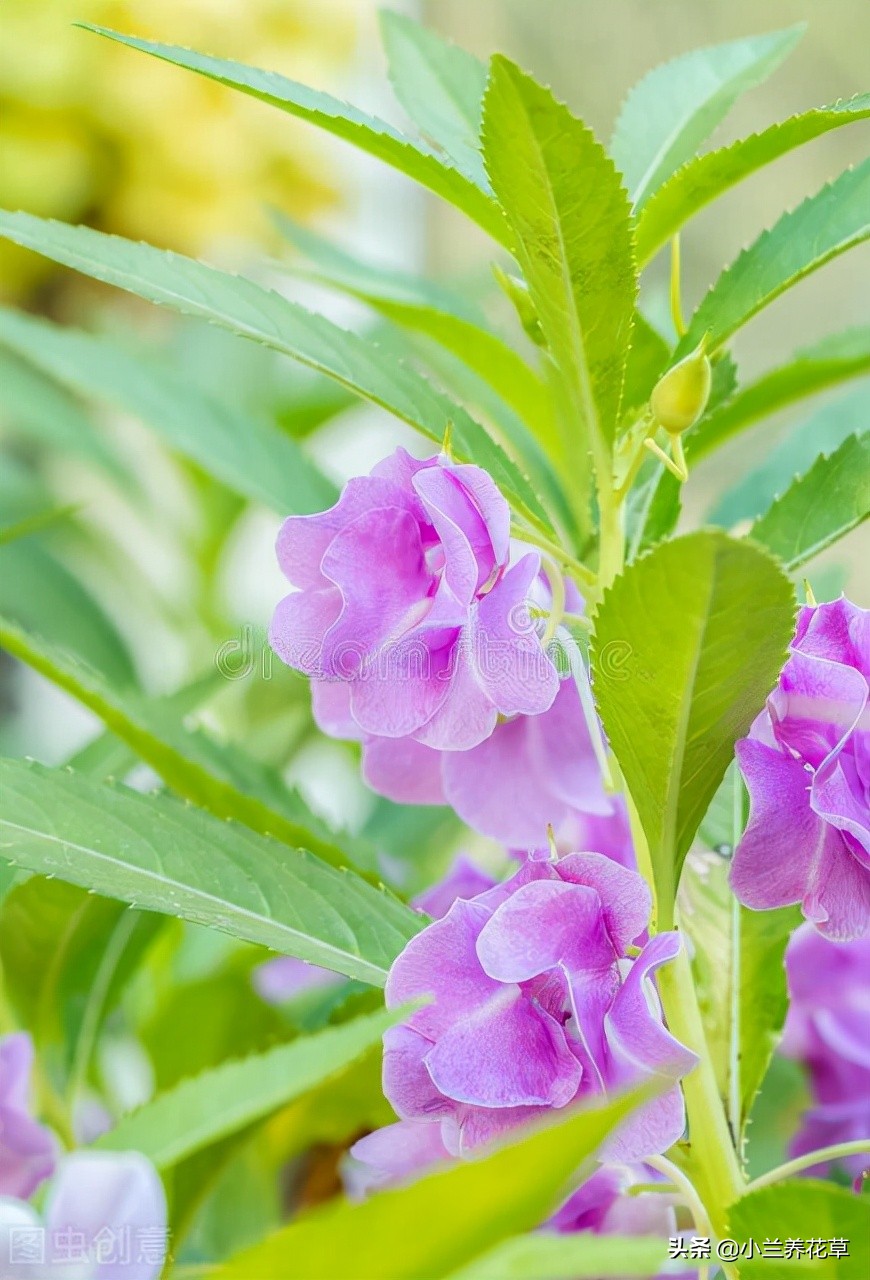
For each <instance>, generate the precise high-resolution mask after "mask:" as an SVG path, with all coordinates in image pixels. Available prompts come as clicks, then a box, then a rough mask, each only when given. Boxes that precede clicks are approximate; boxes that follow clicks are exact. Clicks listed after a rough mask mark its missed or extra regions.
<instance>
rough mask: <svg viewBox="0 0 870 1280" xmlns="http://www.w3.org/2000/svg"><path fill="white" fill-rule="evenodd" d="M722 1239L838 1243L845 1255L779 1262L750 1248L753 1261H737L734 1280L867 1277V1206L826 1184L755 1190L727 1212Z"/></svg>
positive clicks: (808, 1181) (869, 1216) (810, 1182)
mask: <svg viewBox="0 0 870 1280" xmlns="http://www.w3.org/2000/svg"><path fill="white" fill-rule="evenodd" d="M728 1235H729V1236H730V1237H731V1238H732V1239H735V1240H738V1241H740V1242H741V1243H745V1242H747V1241H749V1240H754V1241H755V1242H756V1245H761V1244H763V1243H764V1242H765V1241H767V1240H779V1241H780V1242H782V1241H785V1240H800V1241H805V1240H806V1239H807V1237H808V1236H812V1238H813V1239H815V1240H822V1241H824V1242H825V1243H826V1244H828V1242H829V1241H831V1240H844V1241H845V1242H846V1249H847V1254H846V1256H845V1258H844V1257H843V1256H840V1257H837V1256H836V1254H835V1253H832V1251H831V1249H830V1246H829V1247H828V1249H827V1250H826V1255H827V1256H824V1257H819V1256H815V1257H811V1256H810V1255H809V1253H808V1252H804V1254H803V1256H796V1257H792V1258H787V1259H784V1260H783V1259H779V1260H777V1258H776V1257H775V1256H771V1255H770V1254H769V1253H768V1256H767V1257H764V1256H763V1254H762V1251H761V1250H760V1249H759V1248H756V1250H755V1252H754V1254H753V1257H752V1258H751V1259H750V1258H749V1256H748V1254H744V1255H743V1256H742V1257H741V1258H740V1280H800V1277H802V1276H804V1277H806V1280H847V1278H848V1280H851V1278H852V1277H854V1280H858V1277H860V1276H866V1275H867V1273H868V1271H870V1203H868V1201H867V1197H866V1196H856V1195H854V1194H853V1193H852V1192H851V1191H846V1190H844V1189H843V1188H842V1187H833V1186H831V1184H830V1183H829V1182H817V1181H814V1180H813V1179H810V1178H801V1179H800V1180H797V1179H794V1180H790V1181H788V1182H780V1183H777V1184H775V1185H774V1186H769V1187H759V1188H758V1189H757V1190H756V1191H750V1192H749V1193H748V1195H745V1196H743V1197H742V1198H741V1199H740V1200H737V1201H736V1202H735V1203H734V1204H733V1205H732V1206H731V1208H730V1209H729V1211H728Z"/></svg>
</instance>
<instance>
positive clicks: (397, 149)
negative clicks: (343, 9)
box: [80, 23, 504, 240]
mask: <svg viewBox="0 0 870 1280" xmlns="http://www.w3.org/2000/svg"><path fill="white" fill-rule="evenodd" d="M80 25H81V26H83V27H84V29H85V30H86V31H93V32H94V33H95V34H96V35H100V36H107V37H108V39H110V40H117V41H118V43H119V44H125V45H127V46H129V48H131V49H138V50H139V51H140V52H141V53H148V54H152V55H153V56H154V57H155V58H160V59H162V60H163V61H164V62H171V63H172V64H173V65H174V66H177V67H185V68H186V69H187V70H188V71H195V72H197V73H198V74H199V75H203V76H207V77H208V79H210V80H216V81H217V82H218V84H223V85H227V86H228V87H229V88H232V89H240V90H241V91H242V93H246V94H249V95H250V96H251V97H253V98H258V99H259V100H260V102H267V103H269V105H270V106H273V107H279V108H280V109H281V110H282V111H286V112H287V113H288V114H289V115H291V116H296V117H297V118H298V119H300V120H307V121H308V122H309V123H310V124H314V125H317V126H318V128H321V129H324V130H326V132H327V133H332V134H334V135H335V136H336V137H337V138H342V139H343V140H344V141H345V142H350V143H352V144H353V146H355V147H359V148H360V150H361V151H367V152H368V153H369V155H373V156H376V157H377V159H379V160H383V161H384V162H385V163H386V164H389V165H392V167H393V168H394V169H398V170H399V172H400V173H404V174H406V175H407V177H409V178H412V179H413V180H414V181H415V182H419V183H420V184H421V186H424V187H426V188H428V190H429V191H432V192H433V193H434V194H435V195H436V196H440V197H441V199H442V200H447V201H448V202H449V203H450V204H453V205H455V206H456V207H457V209H460V210H461V211H462V212H463V213H465V214H467V215H468V217H469V218H471V219H472V220H473V221H474V222H476V223H477V224H478V225H479V226H480V227H482V228H483V229H484V231H487V232H488V233H489V234H490V235H491V236H493V237H494V239H496V240H500V239H502V238H503V235H504V226H503V223H502V221H501V218H500V217H499V214H498V209H497V208H496V205H495V203H494V201H493V200H492V199H491V198H490V196H489V195H488V194H487V192H486V191H484V190H483V189H482V188H481V187H480V186H479V185H478V184H477V183H476V182H473V181H472V180H471V179H470V178H468V177H467V176H466V174H464V173H463V172H462V171H461V170H460V169H458V168H457V167H456V166H455V165H453V164H452V163H451V162H450V161H449V160H447V159H445V158H444V157H443V156H441V155H439V154H438V152H437V151H435V150H433V149H432V148H431V147H429V146H427V145H426V144H425V143H422V142H416V141H415V140H414V139H412V138H408V137H406V136H405V135H404V134H402V133H400V132H399V130H398V129H394V128H393V126H392V125H390V124H387V123H386V122H385V121H384V120H379V119H378V118H377V117H376V116H370V115H366V114H365V112H363V111H358V110H357V108H356V107H352V106H349V105H348V104H347V103H346V102H341V101H340V100H339V99H338V98H333V97H332V96H331V95H330V94H328V93H320V92H318V91H317V90H316V89H310V88H308V86H307V85H303V84H297V83H296V82H295V81H293V80H288V79H287V78H286V77H285V76H281V75H278V74H277V72H274V71H260V70H258V69H257V68H256V67H246V66H244V65H243V64H242V63H239V62H230V61H228V60H227V59H223V58H210V57H208V56H207V55H206V54H203V53H196V52H194V50H192V49H183V48H181V47H180V46H178V45H169V44H156V43H155V42H154V41H152V40H138V39H136V38H135V37H134V36H126V35H122V34H121V33H120V32H117V31H109V30H108V29H107V28H105V27H98V26H94V25H92V24H91V23H81V24H80Z"/></svg>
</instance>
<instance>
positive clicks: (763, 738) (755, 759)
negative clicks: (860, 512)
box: [731, 599, 870, 940]
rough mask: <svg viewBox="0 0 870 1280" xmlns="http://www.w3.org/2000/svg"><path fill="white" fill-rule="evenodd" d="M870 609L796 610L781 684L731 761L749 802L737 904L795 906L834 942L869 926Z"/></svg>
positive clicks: (737, 868)
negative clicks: (794, 629)
mask: <svg viewBox="0 0 870 1280" xmlns="http://www.w3.org/2000/svg"><path fill="white" fill-rule="evenodd" d="M868 681H870V611H868V610H866V609H859V608H857V606H855V605H853V604H851V603H850V602H849V601H848V600H845V599H841V600H836V601H834V602H833V603H831V604H822V605H818V606H807V607H805V608H804V609H802V610H801V613H800V617H799V619H798V625H797V632H796V634H795V638H794V642H793V644H792V647H791V654H790V657H789V659H788V661H787V663H786V665H785V667H784V668H783V671H782V675H781V676H780V680H779V685H778V687H777V689H776V690H775V691H774V693H773V694H772V695H771V697H770V698H769V699H768V703H767V707H766V709H765V710H764V711H763V712H762V713H761V715H759V716H758V718H757V719H756V721H755V723H754V724H753V726H752V729H751V730H750V733H749V737H748V738H744V739H743V740H742V741H741V742H739V743H738V744H737V759H738V761H739V763H740V767H741V769H742V771H743V776H744V777H745V779H746V785H747V786H748V788H749V794H750V799H751V803H752V809H751V815H750V821H749V826H748V827H747V829H746V833H745V835H744V836H743V839H742V840H741V842H740V844H739V845H738V847H737V850H736V852H735V855H734V864H733V868H732V873H731V884H732V887H733V889H734V892H735V893H736V894H737V896H738V898H739V899H740V901H741V902H743V903H745V904H746V906H748V907H754V908H756V909H758V910H766V909H768V908H771V907H778V906H784V905H786V904H787V903H793V902H800V903H801V906H802V909H803V913H804V915H805V916H806V918H807V919H808V920H810V921H812V923H813V924H815V925H816V927H817V928H818V929H819V931H820V932H821V933H823V934H825V935H826V936H827V937H829V938H833V939H840V940H843V939H848V938H857V937H860V936H862V935H863V934H865V933H866V932H867V931H868V929H870V689H868Z"/></svg>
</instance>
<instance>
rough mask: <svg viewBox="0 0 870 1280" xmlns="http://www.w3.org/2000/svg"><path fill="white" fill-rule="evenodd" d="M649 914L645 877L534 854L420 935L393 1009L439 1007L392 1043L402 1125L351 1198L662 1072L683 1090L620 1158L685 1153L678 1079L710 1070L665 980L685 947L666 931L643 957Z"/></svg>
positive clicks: (392, 1089) (665, 1099)
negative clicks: (665, 1002) (675, 1024)
mask: <svg viewBox="0 0 870 1280" xmlns="http://www.w3.org/2000/svg"><path fill="white" fill-rule="evenodd" d="M649 913H650V896H649V890H648V889H647V886H646V884H645V882H644V881H643V880H642V879H641V877H640V876H638V875H637V874H636V873H635V872H633V871H629V870H627V869H626V868H624V867H621V866H619V865H618V864H617V863H615V862H613V861H612V860H611V859H609V858H606V857H604V856H602V855H600V854H595V853H574V854H568V855H566V856H564V857H561V858H555V859H544V858H530V859H529V860H528V861H527V862H526V863H525V864H524V865H523V866H522V867H521V868H520V869H519V871H517V872H516V874H515V875H514V876H513V877H512V878H511V879H510V880H508V881H507V882H506V883H504V884H498V885H495V886H494V887H493V888H491V889H487V890H485V891H484V892H482V893H479V894H477V895H475V896H474V897H473V898H470V899H463V898H458V899H457V900H456V901H455V902H454V903H453V905H452V906H451V907H450V909H449V910H448V911H447V913H446V914H445V915H444V916H443V918H442V919H441V920H438V921H436V922H435V923H434V924H432V925H430V926H429V927H428V928H426V929H424V930H423V932H422V933H420V934H418V935H417V936H416V937H415V938H413V939H412V940H411V941H410V942H409V943H408V945H407V946H406V948H405V950H404V951H403V952H402V954H401V955H400V956H399V957H398V958H397V959H396V961H395V962H394V964H393V966H392V969H391V971H390V975H389V979H388V981H387V989H386V995H387V1004H388V1006H389V1007H391V1008H395V1007H397V1006H400V1005H402V1004H405V1003H407V1002H408V1001H411V1000H414V999H416V998H418V997H421V996H428V997H431V1002H430V1003H428V1004H427V1005H425V1006H424V1007H423V1008H421V1009H419V1010H417V1011H416V1012H415V1013H413V1014H412V1015H411V1017H410V1018H409V1019H408V1021H407V1022H406V1023H403V1024H401V1025H400V1026H397V1027H393V1028H391V1029H390V1030H389V1031H388V1032H387V1033H386V1035H385V1037H384V1081H383V1082H384V1092H385V1094H386V1096H387V1098H388V1099H389V1101H390V1102H391V1104H392V1105H393V1107H394V1109H395V1110H396V1112H397V1114H398V1115H399V1117H400V1119H399V1122H398V1123H397V1124H395V1125H392V1126H389V1127H388V1128H386V1129H382V1130H380V1131H379V1132H377V1133H374V1134H371V1135H370V1136H368V1137H366V1138H363V1139H361V1140H360V1141H359V1142H358V1143H357V1144H356V1145H355V1147H354V1148H353V1152H352V1154H353V1156H354V1158H355V1161H356V1164H355V1165H354V1167H353V1168H352V1171H351V1175H350V1185H351V1188H352V1190H354V1191H356V1192H358V1193H359V1192H362V1191H364V1190H366V1189H369V1188H371V1187H373V1186H378V1185H384V1184H386V1183H389V1182H391V1181H393V1180H395V1179H396V1178H401V1177H405V1176H407V1175H409V1174H410V1173H412V1172H414V1171H417V1170H419V1169H420V1168H421V1167H424V1166H425V1165H427V1164H430V1163H432V1162H433V1161H436V1160H438V1159H441V1158H446V1157H448V1156H461V1155H464V1154H467V1153H468V1152H470V1151H472V1150H473V1149H474V1148H475V1147H478V1146H480V1145H481V1144H484V1143H486V1142H488V1141H490V1140H492V1139H494V1138H497V1137H499V1136H500V1135H502V1134H505V1133H507V1132H509V1131H510V1130H511V1129H513V1128H515V1127H516V1126H517V1125H520V1124H522V1123H523V1122H524V1121H526V1120H530V1119H532V1118H533V1117H535V1116H537V1115H540V1114H542V1113H545V1112H547V1111H550V1110H553V1109H558V1108H561V1107H566V1106H568V1105H569V1104H570V1103H572V1102H575V1101H577V1100H579V1099H581V1098H584V1097H590V1096H595V1095H605V1094H607V1093H609V1092H611V1091H614V1090H618V1089H620V1088H624V1087H627V1086H629V1085H631V1084H634V1083H636V1082H638V1081H639V1080H642V1079H644V1078H648V1077H651V1076H659V1077H664V1078H665V1079H667V1080H668V1081H670V1086H669V1087H668V1088H667V1089H666V1090H665V1091H664V1092H663V1093H662V1094H660V1095H659V1096H658V1097H657V1098H655V1099H654V1100H653V1101H651V1102H649V1103H647V1104H645V1105H644V1106H643V1107H641V1108H640V1109H639V1110H638V1111H637V1112H635V1113H634V1115H633V1116H632V1117H631V1118H630V1119H629V1120H628V1121H627V1122H625V1123H624V1124H623V1125H622V1126H621V1128H620V1129H619V1130H618V1131H617V1133H616V1134H614V1135H613V1136H612V1137H611V1138H610V1139H609V1141H608V1143H607V1148H606V1155H607V1158H609V1159H614V1160H620V1161H634V1160H639V1159H642V1158H643V1157H645V1156H648V1155H652V1154H653V1153H657V1152H662V1151H664V1150H666V1149H667V1148H668V1147H669V1146H671V1145H672V1144H673V1143H674V1142H675V1141H676V1140H677V1139H678V1138H679V1137H680V1135H681V1134H682V1132H683V1127H684V1123H685V1116H684V1108H683V1100H682V1094H681V1092H680V1089H679V1086H678V1085H677V1084H676V1083H675V1082H676V1081H677V1080H678V1079H679V1077H680V1076H682V1075H684V1074H685V1073H686V1072H687V1071H689V1070H691V1069H692V1067H693V1066H694V1064H695V1061H696V1059H695V1055H694V1054H693V1053H691V1052H690V1051H689V1050H688V1049H686V1048H685V1046H683V1045H682V1044H680V1043H679V1042H678V1041H677V1040H675V1039H674V1038H673V1036H671V1034H670V1033H669V1032H668V1031H667V1029H666V1028H665V1026H664V1024H663V1021H662V1016H661V1012H660V1009H659V1007H658V1004H657V1000H656V996H655V991H654V987H653V984H652V975H653V973H654V972H655V970H656V969H657V968H658V967H659V966H660V965H662V964H664V963H665V962H667V961H668V960H671V959H673V958H674V956H675V955H676V954H677V951H678V950H679V946H680V942H679V938H678V936H677V935H676V934H673V933H670V934H659V935H658V936H657V937H655V938H653V939H652V940H651V941H648V942H646V944H645V945H644V946H643V947H642V949H641V950H640V951H639V952H638V953H637V954H636V955H633V958H631V956H632V953H634V952H635V951H636V950H637V948H636V946H635V945H634V944H636V943H637V942H639V941H642V939H643V937H644V936H645V933H646V929H647V925H648V922H649Z"/></svg>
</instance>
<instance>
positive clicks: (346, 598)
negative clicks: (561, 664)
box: [270, 449, 559, 751]
mask: <svg viewBox="0 0 870 1280" xmlns="http://www.w3.org/2000/svg"><path fill="white" fill-rule="evenodd" d="M277 550H278V560H279V563H280V565H281V568H282V569H283V571H284V573H285V574H286V576H287V578H288V579H289V581H290V582H291V583H292V584H293V585H294V586H295V587H296V588H297V590H296V591H295V592H294V593H293V594H292V595H289V596H286V597H285V598H284V599H283V600H282V601H281V603H280V604H279V605H278V608H277V609H276V611H275V616H274V618H273V621H272V626H271V631H270V640H271V643H272V646H273V648H274V649H275V651H276V653H277V654H278V655H279V657H280V658H282V660H283V661H284V662H286V663H287V664H288V665H289V666H291V667H295V668H296V669H297V670H300V671H304V672H305V673H306V674H308V675H309V676H312V677H314V678H315V679H317V680H322V681H327V682H330V683H332V682H337V683H338V684H339V686H340V687H341V688H342V689H343V690H345V691H346V694H347V706H348V712H349V715H350V717H351V719H352V722H353V724H354V726H355V727H356V731H357V732H358V733H361V734H365V735H374V736H376V737H380V738H387V739H403V738H407V739H410V740H411V741H412V742H413V743H419V744H422V745H424V746H426V747H431V748H433V749H436V750H441V749H446V750H450V751H457V750H467V749H469V748H471V747H475V746H477V745H478V743H481V742H483V741H485V740H486V739H487V738H488V737H489V736H490V734H491V733H492V731H493V729H494V728H495V726H496V724H497V723H498V719H499V717H500V716H514V715H518V714H535V713H538V712H541V711H545V710H546V709H547V708H548V707H549V706H550V705H551V704H552V702H553V699H554V698H555V696H556V691H557V688H558V684H559V678H558V675H557V672H556V669H555V667H554V665H553V663H552V661H551V660H550V658H549V657H548V656H547V655H546V654H545V653H544V651H543V649H542V646H541V643H540V640H539V638H538V635H537V632H536V630H535V627H534V626H533V625H532V623H531V620H530V619H529V616H528V612H527V610H526V607H525V605H526V599H527V596H528V594H529V591H530V589H531V586H532V583H533V582H534V580H535V579H536V578H537V576H538V573H539V571H540V558H539V556H538V555H537V554H536V553H532V552H530V553H527V554H522V555H520V556H519V558H518V559H516V561H515V563H512V561H511V551H512V547H511V539H510V511H509V509H508V505H507V503H506V502H505V500H504V498H503V497H502V495H501V493H500V492H499V490H498V488H497V487H496V485H495V483H494V482H493V480H492V479H491V478H490V476H488V475H487V473H486V472H485V471H482V470H481V469H480V468H479V467H474V466H470V465H459V464H455V463H452V462H450V461H449V460H448V459H447V458H446V457H444V455H439V456H438V457H434V458H429V459H427V460H426V461H425V462H418V461H416V460H415V459H413V458H411V457H410V456H409V455H408V454H407V453H406V452H405V451H404V450H403V449H398V450H397V451H396V453H395V454H393V456H392V457H390V458H387V459H386V460H385V461H384V462H382V463H380V464H379V465H378V466H377V467H375V469H374V471H373V472H372V474H371V475H370V476H363V477H359V478H356V479H354V480H351V481H350V482H349V483H348V484H347V485H346V486H345V488H344V490H343V492H342V495H341V497H340V499H339V501H338V502H337V503H336V505H335V506H334V507H332V508H331V509H330V510H329V511H324V512H322V513H321V514H319V515H313V516H292V517H291V518H290V519H288V520H286V521H285V522H284V525H283V527H282V529H281V532H280V534H279V537H278V548H277Z"/></svg>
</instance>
